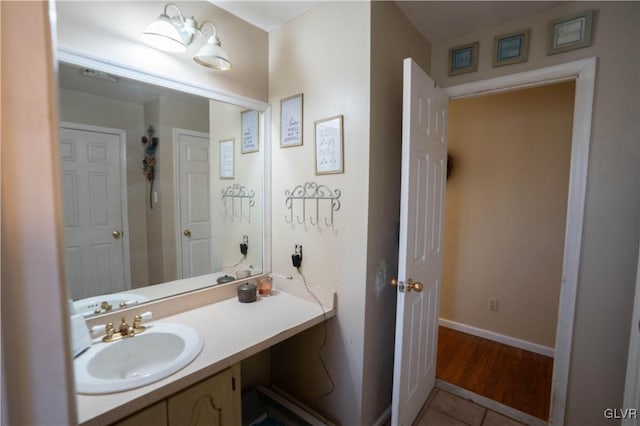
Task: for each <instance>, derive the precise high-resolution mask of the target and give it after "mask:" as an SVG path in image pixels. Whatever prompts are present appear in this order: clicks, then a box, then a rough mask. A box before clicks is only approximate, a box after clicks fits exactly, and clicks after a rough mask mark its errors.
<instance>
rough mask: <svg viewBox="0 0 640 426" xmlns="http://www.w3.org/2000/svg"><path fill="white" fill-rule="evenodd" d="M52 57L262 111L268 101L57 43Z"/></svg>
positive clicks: (267, 105)
mask: <svg viewBox="0 0 640 426" xmlns="http://www.w3.org/2000/svg"><path fill="white" fill-rule="evenodd" d="M56 57H57V59H58V61H60V62H66V63H69V64H73V65H78V66H81V67H88V68H92V69H95V70H98V71H104V72H106V73H110V74H115V75H118V76H120V77H125V78H130V79H132V80H138V81H141V82H143V83H149V84H155V85H156V86H162V87H167V88H169V89H174V90H178V91H181V92H185V93H190V94H192V95H196V96H202V97H205V98H209V99H214V100H217V101H220V102H226V103H230V104H235V105H238V106H241V107H243V108H248V109H256V110H259V111H264V110H266V109H267V108H268V107H269V104H267V103H265V102H261V101H258V100H255V99H251V98H247V97H245V96H241V95H236V94H233V93H229V92H223V91H221V90H211V89H206V88H204V87H201V86H195V85H193V84H191V83H189V82H187V81H186V80H180V79H177V78H174V77H169V76H165V75H161V74H152V73H150V72H148V71H143V70H140V69H138V68H135V67H132V66H130V65H127V64H123V63H120V62H114V61H111V60H107V59H103V58H100V57H98V56H92V55H88V54H86V53H84V52H81V51H78V50H74V49H69V48H67V47H63V46H58V50H57V51H56Z"/></svg>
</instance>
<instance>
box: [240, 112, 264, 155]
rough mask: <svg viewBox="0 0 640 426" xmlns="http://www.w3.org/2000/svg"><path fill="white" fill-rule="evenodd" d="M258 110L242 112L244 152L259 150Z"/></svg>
mask: <svg viewBox="0 0 640 426" xmlns="http://www.w3.org/2000/svg"><path fill="white" fill-rule="evenodd" d="M259 118H260V117H259V116H258V111H256V110H246V111H242V112H241V113H240V122H241V127H242V143H241V150H240V152H242V153H243V154H247V153H249V152H257V151H258V149H259V147H258V143H259V142H258V141H259V139H260V127H259V126H258V120H259Z"/></svg>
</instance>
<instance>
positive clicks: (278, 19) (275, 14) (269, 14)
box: [208, 0, 322, 32]
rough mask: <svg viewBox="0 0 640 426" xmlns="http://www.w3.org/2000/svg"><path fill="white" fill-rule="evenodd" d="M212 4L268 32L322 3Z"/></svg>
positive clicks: (232, 0)
mask: <svg viewBox="0 0 640 426" xmlns="http://www.w3.org/2000/svg"><path fill="white" fill-rule="evenodd" d="M208 1H209V2H210V3H213V4H215V5H216V6H218V7H220V8H222V9H224V10H226V11H227V12H229V13H231V14H233V15H236V16H237V17H238V18H241V19H244V20H245V21H247V22H249V23H250V24H253V25H255V26H256V27H258V28H261V29H263V30H264V31H266V32H270V31H272V30H275V29H276V28H278V27H279V26H281V25H283V24H285V23H287V22H289V21H291V20H292V19H293V18H295V17H297V16H300V15H302V14H303V13H305V12H306V11H308V10H310V9H313V8H314V7H316V6H317V5H319V4H320V3H322V2H321V1H270V0H266V1H265V0H263V1H244V0H208Z"/></svg>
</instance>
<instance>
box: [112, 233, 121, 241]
mask: <svg viewBox="0 0 640 426" xmlns="http://www.w3.org/2000/svg"><path fill="white" fill-rule="evenodd" d="M111 235H113V238H115V239H116V240H117V239H118V238H120V235H122V234H120V231H113V232H112V233H111Z"/></svg>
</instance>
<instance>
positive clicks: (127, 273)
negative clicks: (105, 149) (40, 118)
mask: <svg viewBox="0 0 640 426" xmlns="http://www.w3.org/2000/svg"><path fill="white" fill-rule="evenodd" d="M62 128H65V129H70V130H80V131H85V132H94V133H106V134H108V135H115V136H118V138H119V140H120V143H119V146H118V158H119V159H120V211H121V218H120V220H121V222H122V234H123V235H122V263H123V265H122V266H123V269H124V287H125V290H131V252H130V251H129V203H128V202H127V200H128V191H127V131H126V130H123V129H115V128H112V127H102V126H94V125H91V124H80V123H72V122H69V121H60V123H59V124H58V129H62Z"/></svg>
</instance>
